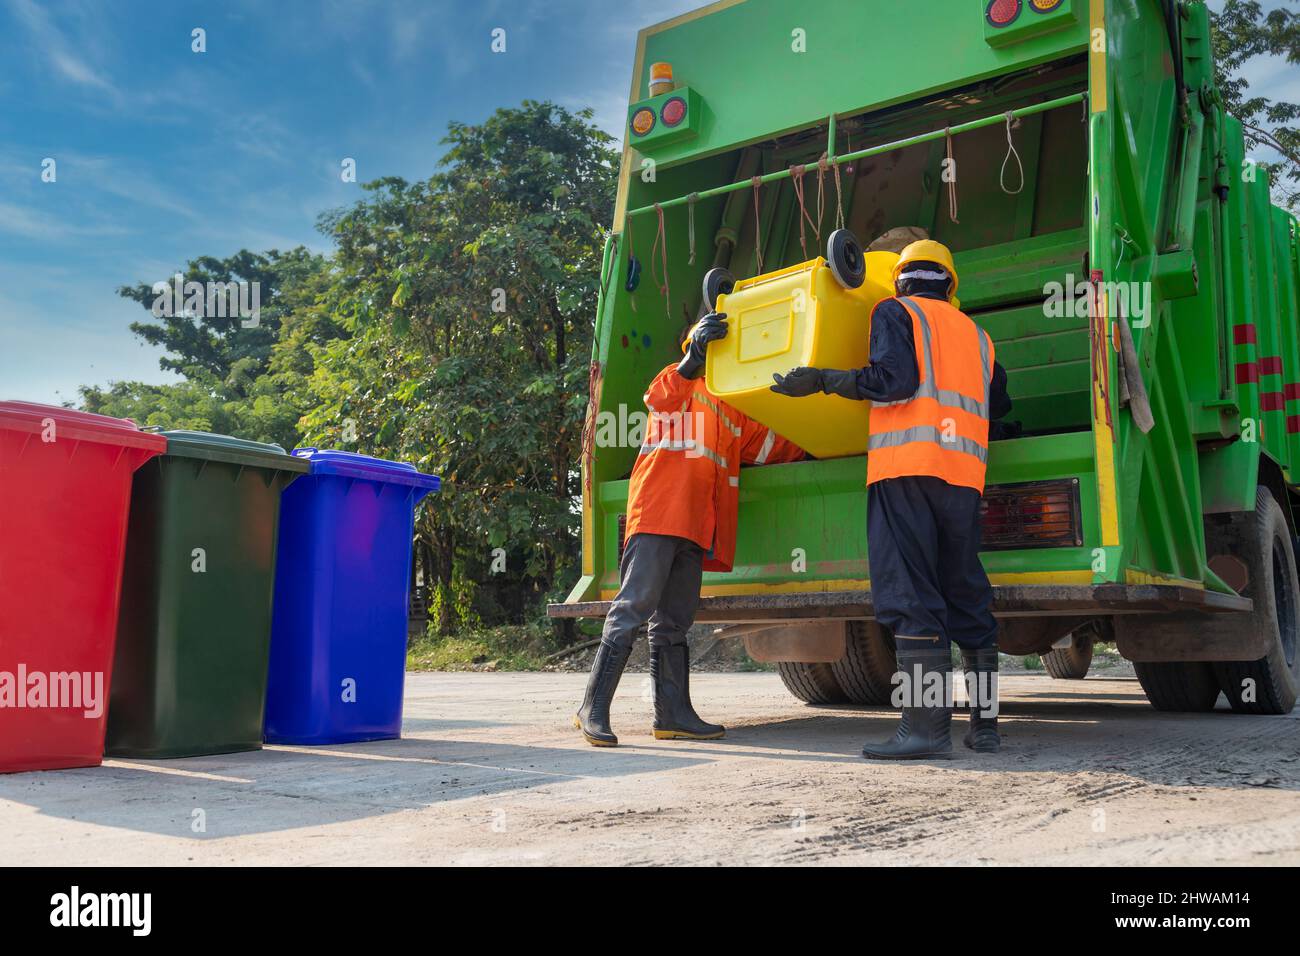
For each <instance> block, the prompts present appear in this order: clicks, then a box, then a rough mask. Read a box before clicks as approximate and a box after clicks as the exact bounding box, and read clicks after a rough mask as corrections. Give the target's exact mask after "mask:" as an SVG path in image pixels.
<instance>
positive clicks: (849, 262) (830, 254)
mask: <svg viewBox="0 0 1300 956" xmlns="http://www.w3.org/2000/svg"><path fill="white" fill-rule="evenodd" d="M826 264H827V265H829V266H830V267H831V274H832V275H834V276H835V281H836V282H838V283H839V284H840V285H842V286H843V287H844V288H846V289H856V288H857V287H858V286H860V285H862V283H863V282H864V281H865V280H866V278H867V260H866V259H865V258H864V257H863V254H862V243H860V242H858V237H857V236H855V235H854V234H853V233H851V232H849V230H847V229H836V230H835V231H834V232H832V233H831V235H830V238H829V239H827V240H826Z"/></svg>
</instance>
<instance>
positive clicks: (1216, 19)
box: [1211, 0, 1300, 211]
mask: <svg viewBox="0 0 1300 956" xmlns="http://www.w3.org/2000/svg"><path fill="white" fill-rule="evenodd" d="M1288 2H1289V3H1290V4H1292V5H1294V4H1295V2H1296V0H1288ZM1211 19H1212V21H1213V24H1214V31H1213V34H1214V35H1213V46H1214V60H1215V66H1214V69H1215V74H1216V79H1217V81H1218V85H1219V88H1220V89H1221V90H1222V91H1223V96H1224V102H1225V104H1226V105H1227V108H1228V112H1230V113H1231V114H1232V115H1233V116H1236V117H1237V118H1238V119H1240V120H1241V122H1242V126H1243V127H1244V129H1245V134H1246V141H1247V143H1248V144H1249V145H1251V146H1255V147H1264V148H1266V149H1271V150H1274V151H1276V152H1277V153H1278V154H1280V156H1281V159H1280V160H1279V161H1278V162H1275V163H1267V164H1261V165H1263V166H1266V167H1267V169H1268V171H1269V173H1270V175H1271V176H1272V177H1273V191H1274V197H1275V198H1276V200H1277V201H1278V202H1279V203H1280V204H1282V205H1284V206H1287V207H1288V208H1290V209H1294V210H1297V211H1300V126H1297V121H1298V120H1300V104H1296V103H1289V102H1286V101H1284V100H1270V99H1269V98H1267V97H1264V96H1257V95H1254V94H1252V92H1251V90H1250V86H1249V84H1248V82H1247V81H1246V78H1245V77H1244V76H1243V75H1242V73H1241V70H1242V67H1243V66H1244V65H1245V63H1246V62H1247V61H1248V60H1251V59H1252V58H1254V57H1258V56H1274V57H1282V58H1284V59H1285V60H1286V62H1287V63H1291V64H1296V63H1300V15H1297V14H1296V12H1295V11H1293V10H1289V9H1287V8H1285V7H1279V8H1276V9H1272V10H1267V11H1266V10H1265V9H1264V8H1263V7H1262V5H1261V4H1259V3H1258V2H1256V0H1226V2H1225V3H1224V5H1223V9H1222V10H1221V11H1220V12H1218V13H1214V12H1213V11H1211Z"/></svg>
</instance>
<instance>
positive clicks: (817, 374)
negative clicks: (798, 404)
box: [772, 365, 822, 398]
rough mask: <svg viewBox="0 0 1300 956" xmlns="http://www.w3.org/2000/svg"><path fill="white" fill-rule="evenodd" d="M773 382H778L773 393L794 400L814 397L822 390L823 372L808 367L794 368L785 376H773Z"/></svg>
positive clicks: (773, 387)
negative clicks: (787, 396) (805, 396)
mask: <svg viewBox="0 0 1300 956" xmlns="http://www.w3.org/2000/svg"><path fill="white" fill-rule="evenodd" d="M772 380H773V381H774V382H776V384H775V385H773V386H772V391H774V392H776V393H777V394H778V395H789V396H791V397H792V398H801V397H803V396H804V395H813V394H815V393H817V392H820V391H821V390H822V370H821V369H819V368H809V367H808V366H806V365H801V366H799V368H792V369H790V371H788V372H786V373H785V374H784V375H773V376H772Z"/></svg>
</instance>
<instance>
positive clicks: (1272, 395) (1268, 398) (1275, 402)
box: [1259, 392, 1286, 412]
mask: <svg viewBox="0 0 1300 956" xmlns="http://www.w3.org/2000/svg"><path fill="white" fill-rule="evenodd" d="M1259 407H1260V410H1261V411H1265V412H1280V411H1282V409H1284V408H1286V398H1285V397H1284V396H1283V395H1282V393H1281V392H1261V393H1260V396H1259Z"/></svg>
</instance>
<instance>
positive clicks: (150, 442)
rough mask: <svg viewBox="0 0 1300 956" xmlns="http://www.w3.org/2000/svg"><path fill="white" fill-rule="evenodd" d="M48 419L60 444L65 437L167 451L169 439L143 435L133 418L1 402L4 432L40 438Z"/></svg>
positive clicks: (49, 406) (0, 424) (38, 404)
mask: <svg viewBox="0 0 1300 956" xmlns="http://www.w3.org/2000/svg"><path fill="white" fill-rule="evenodd" d="M47 419H50V420H52V421H53V422H54V434H55V439H56V440H57V439H58V438H59V437H63V438H71V439H74V440H76V441H92V442H99V443H101V444H104V445H119V446H122V447H125V448H143V449H145V450H146V451H151V452H153V453H154V454H155V455H157V454H161V453H162V452H163V451H165V450H166V448H167V440H166V439H165V438H163V437H161V436H160V435H155V434H151V433H150V432H146V431H141V430H140V429H139V428H137V427H136V424H135V422H133V421H131V419H129V418H112V417H110V416H108V415H96V414H94V413H93V412H80V411H77V410H76V409H72V408H62V407H60V406H58V405H42V404H40V403H39V402H0V428H7V429H10V430H12V431H19V432H25V433H28V434H35V435H39V434H41V433H42V432H44V431H45V428H46V426H45V421H46V420H47Z"/></svg>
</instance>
